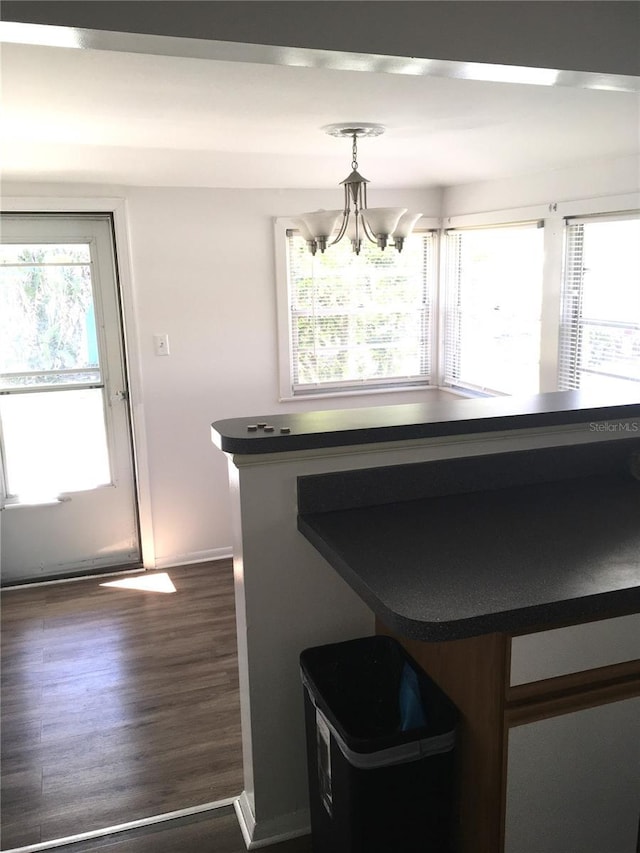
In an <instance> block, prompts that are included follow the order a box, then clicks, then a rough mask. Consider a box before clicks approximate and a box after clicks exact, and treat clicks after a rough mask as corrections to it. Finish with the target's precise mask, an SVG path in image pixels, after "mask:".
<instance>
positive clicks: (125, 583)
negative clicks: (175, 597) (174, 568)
mask: <svg viewBox="0 0 640 853" xmlns="http://www.w3.org/2000/svg"><path fill="white" fill-rule="evenodd" d="M100 586H113V587H117V588H119V589H140V590H142V591H143V592H176V588H175V586H174V585H173V581H172V580H171V578H170V577H169V575H168V574H167V573H166V572H153V574H148V575H137V576H136V577H135V578H122V579H121V580H117V581H108V582H107V583H101V584H100Z"/></svg>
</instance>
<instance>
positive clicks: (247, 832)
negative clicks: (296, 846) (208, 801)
mask: <svg viewBox="0 0 640 853" xmlns="http://www.w3.org/2000/svg"><path fill="white" fill-rule="evenodd" d="M233 807H234V809H235V810H236V816H237V818H238V823H239V824H240V831H241V832H242V837H243V839H244V843H245V844H246V846H247V850H258V849H260V848H261V847H270V846H271V845H272V844H278V843H279V842H281V841H290V840H291V839H292V838H300V836H302V835H309V833H310V832H311V822H310V816H309V809H304V810H303V811H299V812H293V813H291V814H287V815H283V816H282V817H278V818H272V819H271V820H261V821H259V822H256V819H255V816H254V814H253V810H252V808H251V803H250V802H249V798H248V796H247V792H246V791H243V792H242V793H241V794H240V796H239V797H238V799H237V800H235V801H234V804H233Z"/></svg>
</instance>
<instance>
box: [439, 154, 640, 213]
mask: <svg viewBox="0 0 640 853" xmlns="http://www.w3.org/2000/svg"><path fill="white" fill-rule="evenodd" d="M639 190H640V160H639V159H638V157H637V156H633V157H619V158H616V159H611V160H598V161H595V162H593V163H590V164H588V165H587V166H585V165H584V164H583V165H581V166H575V167H573V168H569V169H554V170H553V171H549V172H538V173H535V174H531V175H525V176H520V177H514V178H505V179H503V180H500V181H482V182H478V183H475V184H465V185H463V186H458V187H447V189H445V191H444V195H443V203H442V205H443V206H442V215H443V216H444V217H447V216H460V215H462V214H466V213H483V212H485V211H492V210H508V209H509V208H515V207H525V206H527V205H537V204H545V205H546V204H551V203H554V202H564V201H573V200H574V199H590V198H599V197H601V196H614V195H622V194H624V193H632V192H638V191H639Z"/></svg>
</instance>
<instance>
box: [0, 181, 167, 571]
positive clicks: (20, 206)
mask: <svg viewBox="0 0 640 853" xmlns="http://www.w3.org/2000/svg"><path fill="white" fill-rule="evenodd" d="M1 207H2V211H3V212H6V213H111V214H112V215H113V228H114V234H115V244H116V265H117V269H118V277H119V281H120V293H121V299H122V313H123V319H124V327H125V339H126V353H127V369H128V379H129V399H130V405H131V421H132V423H131V427H132V431H133V438H134V446H135V468H136V484H137V492H138V513H139V522H140V547H141V550H142V560H143V565H144V568H146V569H153V568H155V565H156V563H155V540H154V537H153V518H152V515H151V480H150V477H149V462H148V459H149V456H148V442H147V437H146V431H145V418H144V407H143V396H142V357H141V348H140V335H139V332H138V321H137V312H136V295H135V287H134V280H133V275H132V266H131V239H130V236H129V218H128V206H127V201H126V199H123V198H109V197H76V198H73V197H71V198H66V197H65V198H58V197H47V196H32V197H29V196H23V197H4V198H2V203H1Z"/></svg>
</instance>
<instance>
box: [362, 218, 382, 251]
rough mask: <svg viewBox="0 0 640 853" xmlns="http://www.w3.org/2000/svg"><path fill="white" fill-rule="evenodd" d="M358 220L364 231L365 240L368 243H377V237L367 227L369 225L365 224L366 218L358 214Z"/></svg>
mask: <svg viewBox="0 0 640 853" xmlns="http://www.w3.org/2000/svg"><path fill="white" fill-rule="evenodd" d="M360 222H361V223H362V231H363V233H364V236H365V237H366V238H367V240H368V241H369V242H370V243H375V244H376V245H377V244H378V238H377V237H376V235H375V234H374V233H373V231H372V230H371V229H370V228H369V226H368V225H367V220H366V219H365V218H364V216H362V215H360Z"/></svg>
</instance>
